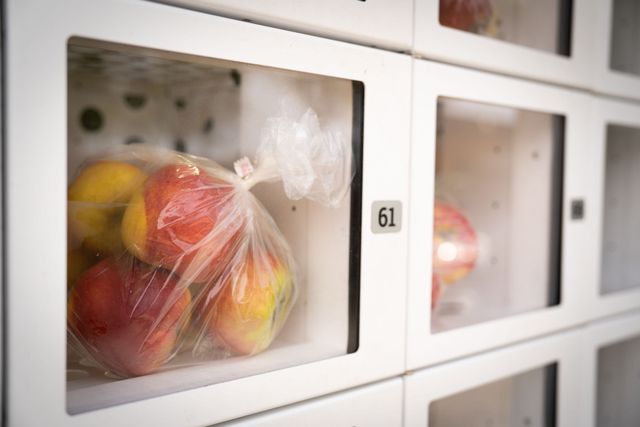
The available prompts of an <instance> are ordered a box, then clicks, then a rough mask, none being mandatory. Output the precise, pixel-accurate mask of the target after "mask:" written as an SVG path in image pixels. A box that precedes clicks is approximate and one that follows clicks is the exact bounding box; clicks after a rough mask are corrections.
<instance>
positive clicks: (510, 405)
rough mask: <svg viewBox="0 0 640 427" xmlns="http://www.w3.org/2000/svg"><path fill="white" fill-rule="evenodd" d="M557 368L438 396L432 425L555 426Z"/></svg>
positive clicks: (431, 411)
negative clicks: (441, 396)
mask: <svg viewBox="0 0 640 427" xmlns="http://www.w3.org/2000/svg"><path fill="white" fill-rule="evenodd" d="M556 371H557V365H556V364H552V365H548V366H545V367H541V368H537V369H533V370H531V371H527V372H524V373H521V374H518V375H514V376H512V377H508V378H504V379H501V380H498V381H495V382H492V383H489V384H485V385H482V386H479V387H476V388H473V389H470V390H466V391H463V392H460V393H457V394H454V395H452V396H447V397H444V398H441V399H438V400H435V401H433V402H431V404H430V405H429V426H430V427H445V426H536V427H543V426H546V427H552V426H554V425H555V419H556V375H557V372H556Z"/></svg>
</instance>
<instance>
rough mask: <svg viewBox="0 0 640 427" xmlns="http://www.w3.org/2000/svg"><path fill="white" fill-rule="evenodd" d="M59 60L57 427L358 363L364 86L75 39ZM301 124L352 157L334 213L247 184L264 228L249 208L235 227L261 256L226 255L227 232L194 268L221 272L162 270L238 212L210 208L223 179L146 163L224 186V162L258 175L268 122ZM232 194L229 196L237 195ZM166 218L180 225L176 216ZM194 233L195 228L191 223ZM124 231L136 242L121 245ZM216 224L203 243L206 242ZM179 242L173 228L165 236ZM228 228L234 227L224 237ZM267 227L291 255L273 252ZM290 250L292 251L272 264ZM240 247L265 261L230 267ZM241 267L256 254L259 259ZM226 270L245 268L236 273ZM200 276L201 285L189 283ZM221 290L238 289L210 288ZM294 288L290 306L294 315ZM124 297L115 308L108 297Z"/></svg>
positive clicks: (274, 187)
mask: <svg viewBox="0 0 640 427" xmlns="http://www.w3.org/2000/svg"><path fill="white" fill-rule="evenodd" d="M67 54H68V111H67V114H68V120H67V121H68V123H67V126H68V181H69V186H70V187H69V202H68V206H69V212H68V213H69V227H68V229H69V238H68V270H67V271H68V275H67V276H68V284H67V286H68V293H69V306H68V313H69V319H68V327H69V331H70V333H69V334H68V336H69V338H68V346H67V349H68V363H67V409H68V411H69V412H70V413H78V412H84V411H88V410H93V409H98V408H102V407H105V406H111V405H116V404H120V403H125V402H128V401H133V400H139V399H144V398H148V397H151V396H157V395H161V394H166V393H173V392H177V391H180V390H184V389H189V388H194V387H200V386H204V385H208V384H215V383H220V382H225V381H229V380H233V379H236V378H241V377H246V376H250V375H255V374H258V373H262V372H268V371H273V370H277V369H283V368H286V367H289V366H294V365H299V364H303V363H308V362H310V361H315V360H320V359H324V358H329V357H335V356H338V355H341V354H346V353H350V352H354V351H356V349H357V347H358V314H357V313H358V300H359V280H360V277H359V271H360V266H359V259H360V258H359V257H360V223H361V217H360V212H361V182H362V176H361V171H362V123H363V106H364V102H363V99H364V87H363V85H362V83H361V82H354V81H350V80H344V79H338V78H332V77H326V76H318V75H312V74H306V73H300V72H292V71H287V70H279V69H275V68H268V67H261V66H255V65H251V64H245V63H237V62H230V61H223V60H217V59H212V58H202V57H195V56H190V55H184V54H178V53H173V52H164V51H158V50H152V49H145V48H141V47H133V46H122V45H115V44H108V43H103V42H98V41H93V40H85V39H76V38H74V39H71V41H70V43H69V45H68V52H67ZM308 108H312V109H313V110H314V111H315V112H316V114H317V118H318V126H320V127H321V128H322V130H323V131H330V132H332V135H334V136H336V135H340V136H341V137H342V138H344V140H345V141H346V144H347V146H348V147H350V150H349V149H347V150H346V151H348V152H352V156H353V159H351V160H353V162H350V161H349V162H346V164H347V165H349V164H351V163H352V164H353V165H354V166H355V170H350V166H347V167H346V168H345V169H346V172H344V173H345V174H350V173H353V174H354V175H355V178H354V180H353V182H352V185H351V190H350V191H349V192H348V193H347V194H346V197H344V198H343V200H342V202H341V203H340V205H339V206H338V207H337V208H330V207H324V206H322V205H321V204H319V203H316V202H313V201H310V200H307V199H302V200H296V201H294V200H291V199H289V198H288V197H287V196H286V194H285V191H284V189H283V185H282V183H281V182H270V183H267V182H263V183H259V184H258V185H256V186H255V187H253V188H252V189H251V194H253V195H254V196H255V197H256V198H257V199H258V200H259V202H261V203H262V205H263V207H264V208H265V209H266V213H264V211H261V210H260V214H259V215H258V213H256V212H258V210H259V209H260V208H254V209H253V210H252V211H251V212H253V214H251V215H248V214H247V216H243V217H242V218H251V220H254V222H252V224H257V222H255V218H261V221H262V222H261V223H260V224H258V225H257V226H256V227H258V226H259V227H260V229H261V230H263V233H262V234H260V239H258V238H254V239H253V240H251V241H250V242H254V243H250V244H247V243H246V242H247V241H248V240H247V239H246V238H245V237H242V239H240V238H237V236H238V235H239V232H235V233H236V234H233V233H227V234H229V235H231V238H230V239H229V241H228V242H229V243H228V245H224V246H223V247H221V248H218V251H219V252H217V253H218V254H222V255H220V256H219V258H214V257H208V255H207V256H204V255H201V254H202V252H194V253H195V254H196V255H195V257H200V259H201V260H204V259H207V260H215V261H216V262H215V263H214V262H213V261H211V263H208V261H202V262H200V263H197V262H195V261H193V259H195V258H192V259H191V261H186V263H187V264H188V265H190V266H194V265H196V264H198V265H200V266H202V267H204V268H203V269H202V270H199V271H197V272H195V273H194V272H192V273H189V274H188V273H187V272H186V271H188V268H191V267H188V268H187V270H185V269H184V268H182V265H181V264H180V262H182V261H180V262H178V261H175V260H174V258H175V259H182V260H186V259H188V258H186V257H187V256H188V255H185V253H186V252H184V253H183V252H180V254H179V256H178V255H176V257H173V258H172V256H170V255H167V253H168V252H170V251H177V250H183V249H184V248H187V247H188V248H191V247H193V245H196V246H198V245H200V243H201V242H202V241H203V240H198V239H197V238H195V237H194V238H192V236H196V235H199V234H198V233H201V229H200V228H198V227H210V224H211V222H212V221H213V222H215V221H218V219H219V218H221V215H222V213H220V212H221V211H216V210H215V209H213V210H211V211H209V210H205V209H210V207H211V206H226V207H227V208H228V209H227V211H234V210H237V209H239V208H237V206H236V205H233V206H228V204H229V203H232V202H226V203H227V204H226V205H224V204H222V202H217V201H215V200H218V199H215V198H216V197H220V196H216V194H218V193H216V192H215V191H222V190H220V188H228V187H229V182H235V183H236V184H237V182H239V181H233V180H232V181H225V182H222V183H221V184H220V182H221V181H220V180H218V181H216V179H217V178H216V179H214V178H212V175H211V172H210V171H211V170H215V171H219V170H221V169H220V166H215V167H214V166H211V165H210V164H207V167H210V169H206V168H204V166H203V167H201V166H200V165H201V164H200V163H198V161H199V160H193V161H194V162H196V163H190V165H192V166H189V168H187V169H185V170H183V169H181V166H179V165H180V164H181V163H179V161H178V160H175V159H176V157H167V156H165V154H163V153H161V152H159V151H158V150H159V149H161V148H163V149H170V150H176V151H178V152H180V153H187V154H189V155H196V156H202V157H206V158H209V159H212V160H214V161H215V162H217V163H218V164H219V165H222V167H225V168H226V169H228V171H231V172H228V173H231V174H233V173H234V172H233V171H234V162H235V161H236V160H238V159H241V158H242V157H244V156H247V157H248V158H249V159H251V160H253V159H255V158H256V149H257V147H258V144H259V143H260V141H261V138H262V136H261V135H262V133H261V132H262V131H263V129H264V127H265V125H266V124H267V121H268V119H270V118H273V117H282V114H283V112H286V114H289V115H290V117H291V118H292V119H295V120H301V118H302V117H306V116H302V115H303V113H305V111H307V109H308ZM309 126H311V125H309ZM305 129H306V128H305ZM296 136H298V134H296ZM336 138H337V136H336ZM127 147H129V148H127ZM132 147H133V148H135V147H143V148H139V149H138V150H143V149H147V150H148V151H139V152H136V153H141V157H136V156H135V155H134V156H133V157H132V156H131V155H130V152H129V151H126V152H125V154H124V155H123V154H117V153H122V152H123V151H122V150H129V149H131V148H132ZM114 153H116V154H114ZM136 155H137V154H136ZM172 156H174V154H172ZM169 158H170V159H171V160H167V159H169ZM105 159H106V160H109V161H104V160H105ZM189 161H192V160H189ZM176 165H178V166H176ZM193 165H196V166H193ZM332 165H334V164H333V163H332ZM165 166H166V167H165ZM194 170H196V172H195V173H194V172H193V171H194ZM324 172H325V173H327V174H329V172H330V171H329V170H328V169H326V170H324ZM216 173H217V172H216ZM225 173H227V172H226V171H225ZM185 176H187V177H195V178H193V182H194V183H196V184H197V183H200V181H198V180H200V179H201V180H202V182H201V183H200V184H197V185H199V186H197V187H190V186H189V185H187V184H184V185H185V186H184V187H181V185H183V184H181V183H185V182H191V181H180V179H182V178H184V177H185ZM216 176H218V175H216ZM220 176H223V175H220ZM224 176H227V175H224ZM233 176H235V175H233ZM327 176H328V175H327ZM138 178H139V179H138ZM189 179H191V178H189ZM223 181H224V180H223ZM152 184H153V185H155V187H154V186H152ZM196 184H194V185H196ZM225 185H227V187H224V186H225ZM216 186H218V187H216ZM212 188H214V189H216V190H215V191H210V190H211V189H212ZM233 188H234V190H233V191H236V192H237V193H238V194H240V191H241V190H242V188H243V186H242V185H236V186H235V187H233ZM129 189H131V191H129ZM125 190H126V191H125ZM244 191H247V192H245V193H242V194H243V196H242V197H236V198H233V199H228V200H234V201H246V200H248V199H247V197H249V196H247V195H248V194H249V193H248V190H244ZM129 193H131V194H129ZM116 194H117V197H116V196H115V195H116ZM150 194H151V195H153V196H150ZM190 194H191V195H193V196H189V195H190ZM125 196H126V197H125ZM138 196H140V197H139V198H138V199H136V197H138ZM164 197H167V198H169V199H170V200H171V202H167V201H165V199H164ZM190 197H193V198H190ZM140 200H143V203H142V204H141V203H140ZM176 200H180V202H175V201H176ZM183 200H186V201H185V202H182V201H183ZM214 201H215V202H214ZM165 202H166V203H165ZM176 203H181V204H180V205H177V204H176ZM216 203H219V205H216ZM251 203H252V204H251V206H254V207H255V206H257V205H256V204H255V202H251ZM170 205H171V206H172V207H175V206H179V208H180V209H182V210H180V211H175V210H173V208H169V206H170ZM203 205H206V206H209V207H207V208H203V207H202V206H203ZM242 206H245V207H246V206H247V205H246V203H245V204H243V205H242ZM154 209H155V210H154ZM176 209H177V208H176ZM194 209H199V210H198V211H197V213H194ZM203 211H204V213H202V212H203ZM174 212H178V213H179V215H177V217H176V216H171V215H173V213H174ZM201 213H202V214H201ZM196 216H197V217H198V218H204V219H202V221H191V222H189V221H190V220H189V218H192V217H196ZM214 217H215V218H218V219H212V218H214ZM269 217H271V218H272V219H273V221H274V222H275V225H274V224H273V223H271V222H270V219H269ZM131 218H134V220H132V219H131ZM154 218H155V219H154ZM163 218H166V221H165V219H163ZM243 221H249V220H243ZM125 222H126V223H127V224H134V225H136V227H137V228H135V227H134V228H129V229H126V226H125ZM140 224H143V225H140ZM155 224H157V226H156V225H155ZM175 224H178V225H175ZM217 224H218V223H216V225H215V226H213V227H214V228H213V229H211V230H209V229H207V230H208V231H206V233H209V234H207V235H216V236H218V234H216V233H218V232H217V231H216V229H215V227H217ZM174 225H175V227H182V228H180V229H178V228H171V227H174ZM145 227H146V228H145ZM163 227H166V228H167V230H168V231H167V233H168V234H170V235H171V236H172V237H171V239H172V240H171V242H172V244H171V246H167V244H166V241H165V240H166V239H165V240H162V239H163V238H164V237H161V236H165V235H164V234H162V235H161V234H159V233H160V232H159V231H157V230H160V229H162V228H163ZM225 227H234V225H233V222H232V221H227V225H225ZM256 227H254V228H252V230H254V232H255V228H256ZM274 227H277V229H279V230H280V231H279V232H280V233H282V237H283V238H284V241H285V242H286V243H282V242H283V240H282V239H281V238H280V237H274V236H278V234H277V233H278V231H277V229H276V228H274ZM229 229H231V228H229ZM132 230H134V231H132ZM140 230H142V231H140ZM234 230H235V229H234ZM244 230H246V228H244ZM264 230H268V231H267V232H265V231H264ZM152 231H153V232H157V233H158V234H157V235H153V234H152ZM136 233H138V234H136ZM145 233H146V234H145ZM211 233H213V234H211ZM220 233H222V232H220ZM246 235H247V234H246V233H245V234H243V235H242V236H246ZM255 235H256V236H257V234H255ZM173 236H178V237H175V238H174V237H173ZM267 237H268V238H269V239H267ZM210 241H211V242H214V241H215V239H213V238H212V239H210ZM131 242H134V243H135V244H131ZM240 242H245V243H240ZM267 243H269V244H270V246H268V245H267ZM206 245H210V243H207V244H206ZM206 245H205V247H208V246H206ZM251 245H253V246H251ZM287 245H288V247H289V248H290V251H287V250H285V249H283V248H285V247H286V246H287ZM247 246H250V247H251V248H255V247H259V248H262V250H263V255H262V256H261V257H260V258H258V256H257V255H256V256H253V257H250V256H247V258H242V259H240V260H238V253H240V252H238V248H239V247H247ZM142 247H144V248H146V249H140V248H142ZM167 248H169V249H167ZM231 248H232V249H231ZM268 248H276V249H278V251H279V252H277V253H276V251H275V250H274V251H269V250H268ZM189 250H190V249H189ZM153 251H156V252H158V253H160V252H162V251H164V252H162V256H163V258H161V259H159V260H156V259H154V258H153V255H150V254H151V253H153ZM252 251H253V252H251V253H256V254H257V252H256V251H257V249H252ZM285 256H286V261H287V262H286V263H285ZM207 257H208V258H207ZM216 257H218V255H216ZM291 259H293V261H292V262H289V261H290V260H291ZM172 260H173V261H172ZM232 260H233V266H242V268H240V267H238V268H231V267H230V265H231V262H232ZM259 262H261V264H260V267H259V266H258V264H259ZM213 265H215V268H213V267H211V269H210V270H211V271H209V266H213ZM204 272H207V275H206V279H205V278H201V277H205V275H204ZM295 272H297V273H298V275H297V277H298V279H299V280H296V279H295V277H296V275H295V274H294V273H295ZM201 273H202V274H203V275H202V276H201V275H200V274H201ZM234 274H235V275H236V276H233V275H234ZM223 275H225V276H227V277H235V278H237V280H235V281H233V282H231V281H227V280H222V279H221V278H220V277H221V276H223ZM101 277H103V278H105V277H106V279H100V278H101ZM158 278H161V280H158ZM156 282H157V283H156ZM176 283H178V284H176ZM230 283H233V284H230ZM156 284H157V286H156ZM168 287H171V288H176V289H178V288H179V292H181V293H180V296H179V298H177V299H176V298H173V295H174V294H171V295H172V296H168V294H165V291H164V290H165V289H167V288H168ZM292 287H295V289H296V292H297V299H296V300H295V303H293V302H292V303H291V304H289V301H292V298H291V295H292V294H293V292H294V291H292V290H291V289H292ZM125 288H126V289H127V292H120V290H122V289H125ZM185 289H186V290H188V292H184V291H185ZM228 289H234V292H236V291H237V292H236V293H233V294H231V293H230V291H229V292H227V290H228ZM187 293H188V294H190V299H189V298H187V297H186V296H185V295H186V294H187ZM130 295H133V296H135V298H134V297H133V296H130ZM149 295H151V296H149ZM183 296H184V298H183ZM172 298H173V299H172ZM206 307H213V308H211V309H210V308H206ZM284 307H286V310H287V311H290V312H289V315H288V317H287V318H285V317H279V316H280V313H281V310H285V308H284ZM170 317H171V321H169V320H167V319H169V318H170ZM176 319H179V320H176ZM247 319H249V320H247ZM283 322H284V323H283ZM278 332H279V333H278ZM265 337H266V338H265Z"/></svg>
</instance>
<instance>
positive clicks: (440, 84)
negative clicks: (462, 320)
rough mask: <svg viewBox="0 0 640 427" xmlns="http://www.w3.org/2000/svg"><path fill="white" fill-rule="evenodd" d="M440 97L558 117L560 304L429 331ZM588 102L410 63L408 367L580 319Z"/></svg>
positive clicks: (585, 279) (561, 92)
mask: <svg viewBox="0 0 640 427" xmlns="http://www.w3.org/2000/svg"><path fill="white" fill-rule="evenodd" d="M439 96H445V97H451V98H457V99H462V100H469V101H477V102H482V103H489V104H496V105H501V106H508V107H514V108H521V109H527V110H533V111H540V112H547V113H553V114H560V115H563V116H564V117H565V119H566V120H565V137H564V147H565V148H564V165H563V182H564V186H563V191H562V192H563V196H562V236H561V239H562V262H561V290H560V292H561V298H560V304H559V305H556V306H552V307H547V308H543V309H539V310H535V311H530V312H525V313H521V314H516V315H513V316H509V317H504V318H500V319H496V320H491V321H487V322H483V323H478V324H473V325H470V326H466V327H461V328H457V329H452V330H448V331H444V332H439V333H435V334H433V333H432V332H431V330H430V326H431V310H430V302H431V281H430V280H428V279H425V278H430V277H431V262H429V260H430V259H431V253H432V251H431V245H432V243H431V239H432V235H433V229H432V227H433V200H434V176H435V138H436V113H437V111H436V108H437V105H436V104H437V99H438V97H439ZM589 105H590V99H589V98H588V97H587V96H586V95H583V94H580V93H579V92H577V91H570V90H565V89H557V88H553V87H551V86H547V85H542V84H535V83H530V82H526V81H522V80H517V79H513V78H507V77H501V76H495V75H490V74H487V73H483V72H479V71H473V70H467V69H463V68H459V67H455V66H451V65H444V64H438V63H434V62H429V61H423V60H416V61H414V95H413V124H412V128H413V135H412V151H411V161H412V167H411V212H410V214H409V218H410V227H411V233H410V237H409V291H408V295H409V298H408V304H407V316H408V321H407V322H408V324H407V367H408V369H416V368H420V367H423V366H428V365H433V364H436V363H440V362H443V361H446V360H450V359H454V358H458V357H461V356H465V355H469V354H472V353H477V352H480V351H484V350H488V349H490V348H493V347H498V346H502V345H506V344H509V343H513V342H516V341H521V340H525V339H529V338H532V337H534V336H536V335H542V334H545V333H549V332H552V331H556V330H558V329H561V328H566V327H568V326H571V325H575V324H578V323H580V322H581V321H582V320H583V318H584V317H585V315H586V313H585V306H584V301H585V300H586V298H585V292H586V291H585V289H588V288H590V287H592V286H595V285H594V283H595V282H596V281H597V279H596V265H595V264H596V261H597V251H596V250H595V245H596V244H597V239H596V231H597V227H598V222H597V216H596V215H595V214H594V207H595V206H596V205H595V202H594V201H595V195H596V194H597V191H596V190H595V189H594V188H593V185H591V181H590V180H589V177H590V175H591V174H592V173H593V170H592V168H591V165H592V158H593V152H594V150H593V141H592V140H593V138H591V135H590V129H589V128H588V126H584V123H587V122H588V120H589V117H590V116H589V114H590V108H589ZM574 199H582V200H584V202H585V217H584V218H583V219H582V220H574V221H572V220H571V219H570V207H571V206H570V205H571V201H572V200H574Z"/></svg>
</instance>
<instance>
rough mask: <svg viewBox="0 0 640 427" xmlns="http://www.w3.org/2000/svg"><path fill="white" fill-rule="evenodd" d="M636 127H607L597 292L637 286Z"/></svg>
mask: <svg viewBox="0 0 640 427" xmlns="http://www.w3.org/2000/svg"><path fill="white" fill-rule="evenodd" d="M638 165H640V129H638V128H632V127H627V126H619V125H609V126H607V139H606V155H605V187H604V215H603V222H604V223H603V225H602V245H603V247H602V259H601V265H602V269H601V277H600V293H601V294H610V293H614V292H619V291H623V290H627V289H632V288H638V287H640V279H639V277H640V265H638V263H637V261H636V260H637V259H638V257H640V225H639V224H638V221H637V218H638V217H640V195H639V194H638V192H637V190H636V189H637V188H638V185H640V169H639V168H638Z"/></svg>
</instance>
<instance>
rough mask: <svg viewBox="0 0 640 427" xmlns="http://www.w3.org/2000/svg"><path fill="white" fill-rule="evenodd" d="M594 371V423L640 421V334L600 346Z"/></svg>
mask: <svg viewBox="0 0 640 427" xmlns="http://www.w3.org/2000/svg"><path fill="white" fill-rule="evenodd" d="M597 375H598V377H597V392H596V394H597V400H598V402H597V409H596V411H597V414H596V419H597V422H596V425H597V426H600V427H614V426H637V425H640V405H638V396H640V337H634V338H632V339H629V340H626V341H623V342H618V343H615V344H611V345H608V346H606V347H602V348H600V349H599V350H598V374H597Z"/></svg>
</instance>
